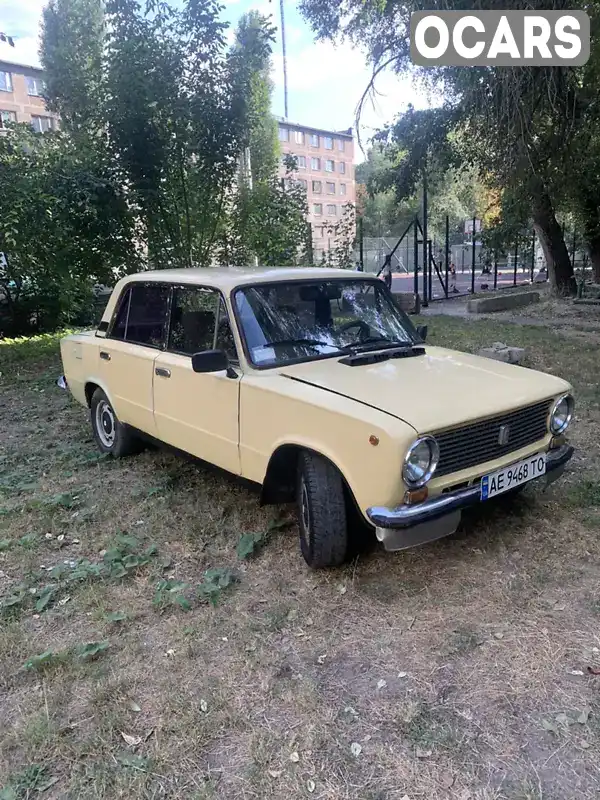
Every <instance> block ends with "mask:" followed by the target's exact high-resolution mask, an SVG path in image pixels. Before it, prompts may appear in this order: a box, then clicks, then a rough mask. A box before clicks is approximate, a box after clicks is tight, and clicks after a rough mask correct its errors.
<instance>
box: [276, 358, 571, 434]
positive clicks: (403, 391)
mask: <svg viewBox="0 0 600 800" xmlns="http://www.w3.org/2000/svg"><path fill="white" fill-rule="evenodd" d="M280 374H281V375H283V376H284V377H286V378H289V379H292V380H299V381H302V382H303V383H307V384H310V385H312V386H317V387H319V388H321V389H324V390H325V391H328V392H333V393H335V394H340V395H343V396H344V397H350V398H353V399H354V400H356V401H358V402H359V403H364V404H366V405H368V406H371V407H373V408H377V409H379V410H380V411H383V412H385V413H387V414H391V415H392V416H394V417H397V418H398V419H401V420H403V421H404V422H407V423H408V424H409V425H412V426H413V427H414V428H415V430H416V431H418V432H419V433H427V432H430V431H439V430H443V429H444V428H450V427H453V426H454V425H459V424H461V423H464V422H468V421H470V420H474V419H480V418H483V417H489V416H493V415H495V414H501V413H503V412H505V411H510V410H512V409H515V408H520V407H523V406H527V405H530V404H533V403H536V402H539V401H540V400H545V399H547V398H551V397H553V396H555V395H558V394H561V393H562V392H567V391H570V389H571V387H570V386H569V384H568V383H567V382H566V381H564V380H562V379H561V378H556V377H555V376H553V375H547V374H546V373H544V372H537V371H534V370H530V369H526V368H525V367H518V366H515V365H512V364H504V363H502V362H500V361H494V360H492V359H489V358H482V357H480V356H474V355H469V354H467V353H459V352H457V351H455V350H446V349H445V348H442V347H427V349H426V354H425V355H422V356H414V357H411V358H397V359H389V360H387V361H380V362H379V363H376V364H365V365H361V366H355V367H351V366H349V365H347V364H342V363H340V361H339V359H337V358H328V359H323V360H320V361H310V362H304V363H302V364H291V365H289V366H285V367H282V368H281V369H280Z"/></svg>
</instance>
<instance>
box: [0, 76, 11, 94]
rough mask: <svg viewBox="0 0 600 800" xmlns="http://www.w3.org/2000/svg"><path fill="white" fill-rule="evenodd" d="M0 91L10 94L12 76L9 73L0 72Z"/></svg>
mask: <svg viewBox="0 0 600 800" xmlns="http://www.w3.org/2000/svg"><path fill="white" fill-rule="evenodd" d="M0 91H3V92H12V75H11V74H10V72H0Z"/></svg>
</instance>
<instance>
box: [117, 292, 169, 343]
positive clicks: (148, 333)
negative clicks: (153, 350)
mask: <svg viewBox="0 0 600 800" xmlns="http://www.w3.org/2000/svg"><path fill="white" fill-rule="evenodd" d="M168 312H169V287H168V286H163V285H160V284H158V285H152V284H150V285H146V284H141V283H133V284H132V285H131V286H129V287H128V288H127V289H126V291H125V293H124V294H123V297H122V299H121V302H120V303H119V310H118V312H117V316H116V319H115V323H114V325H113V327H112V330H111V332H110V338H111V339H121V340H124V341H126V342H131V343H132V344H141V345H145V346H146V347H160V346H161V345H162V343H163V341H164V338H165V328H166V324H167V316H168Z"/></svg>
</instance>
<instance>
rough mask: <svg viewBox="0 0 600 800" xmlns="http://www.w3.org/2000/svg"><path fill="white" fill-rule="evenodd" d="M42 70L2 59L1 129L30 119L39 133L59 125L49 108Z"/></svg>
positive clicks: (0, 66)
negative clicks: (47, 106) (11, 123)
mask: <svg viewBox="0 0 600 800" xmlns="http://www.w3.org/2000/svg"><path fill="white" fill-rule="evenodd" d="M43 91H44V81H43V72H42V70H41V69H39V68H38V67H26V66H22V65H21V64H14V63H12V62H10V61H3V60H0V131H2V129H3V128H6V125H7V124H8V123H10V122H29V123H30V124H31V125H32V126H33V129H34V130H36V131H38V133H45V132H46V131H49V130H52V129H53V128H57V127H58V116H57V115H56V114H52V113H51V112H50V111H48V110H47V108H46V104H45V102H44V98H43V97H42V94H43Z"/></svg>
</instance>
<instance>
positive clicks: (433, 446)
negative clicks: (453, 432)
mask: <svg viewBox="0 0 600 800" xmlns="http://www.w3.org/2000/svg"><path fill="white" fill-rule="evenodd" d="M422 444H427V445H428V446H429V465H428V467H427V470H426V471H425V473H424V474H423V476H422V477H421V478H419V479H418V480H416V481H414V480H411V479H410V478H409V477H407V468H408V465H409V463H410V457H411V455H412V454H413V452H414V451H415V450H416V448H417V447H419V446H420V445H422ZM439 460H440V447H439V445H438V443H437V441H436V440H435V439H434V437H433V436H419V438H418V439H415V441H414V442H413V443H412V444H411V446H410V447H409V448H408V450H407V451H406V455H405V456H404V463H403V465H402V480H403V481H404V483H405V484H406V485H407V486H408V488H409V489H420V488H421V487H423V486H425V484H427V483H429V481H430V480H431V478H432V477H433V474H434V472H435V471H436V469H437V465H438V462H439Z"/></svg>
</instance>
